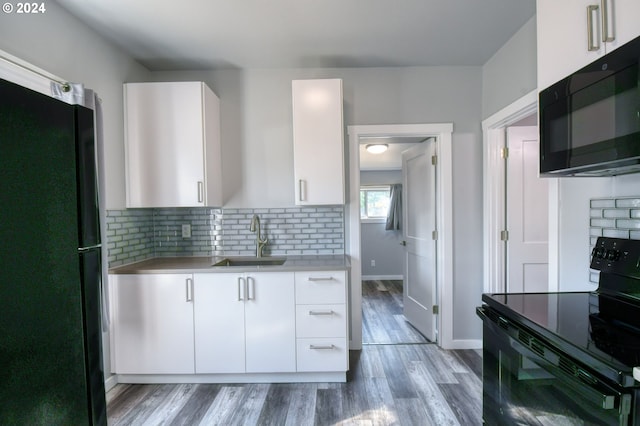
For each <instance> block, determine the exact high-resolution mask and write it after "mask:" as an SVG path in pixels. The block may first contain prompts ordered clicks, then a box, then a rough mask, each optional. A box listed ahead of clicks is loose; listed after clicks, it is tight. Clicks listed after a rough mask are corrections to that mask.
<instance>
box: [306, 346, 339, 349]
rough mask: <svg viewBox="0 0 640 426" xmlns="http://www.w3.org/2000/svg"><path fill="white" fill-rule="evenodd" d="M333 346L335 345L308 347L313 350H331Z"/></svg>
mask: <svg viewBox="0 0 640 426" xmlns="http://www.w3.org/2000/svg"><path fill="white" fill-rule="evenodd" d="M335 348H336V347H335V345H309V349H315V350H331V349H335Z"/></svg>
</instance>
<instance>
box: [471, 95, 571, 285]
mask: <svg viewBox="0 0 640 426" xmlns="http://www.w3.org/2000/svg"><path fill="white" fill-rule="evenodd" d="M537 110H538V90H537V89H535V90H532V91H531V92H529V93H527V94H526V95H524V96H523V97H521V98H520V99H518V100H516V101H515V102H513V103H512V104H510V105H508V106H506V107H505V108H503V109H501V110H500V111H498V112H496V113H495V114H493V115H492V116H490V117H489V118H487V119H485V120H483V121H482V143H483V168H484V173H483V194H484V195H483V204H484V205H483V216H484V220H483V222H484V225H483V228H484V242H483V248H484V250H483V253H484V254H483V256H484V290H483V292H485V293H502V292H504V291H505V286H506V283H505V276H504V271H505V267H506V262H505V259H506V246H505V244H504V241H502V240H501V239H500V232H501V231H502V230H504V229H505V223H504V222H505V214H504V213H505V208H506V206H505V197H506V194H505V187H504V181H505V174H506V170H505V161H504V159H503V158H502V157H501V150H502V148H503V147H504V146H505V143H506V128H507V127H509V126H510V125H512V124H515V123H517V122H518V121H520V120H522V119H523V118H525V117H528V116H530V115H531V114H534V113H536V112H537ZM557 194H558V181H557V179H549V212H550V215H549V291H555V289H557V286H558V280H557V276H558V271H557V267H558V265H557V262H553V261H552V259H557V249H558V233H557V226H558V224H557V222H558V221H557V214H556V215H555V219H554V214H553V211H554V208H555V207H554V206H557V204H556V203H554V199H555V200H557V197H558V195H557ZM554 277H556V278H555V279H554Z"/></svg>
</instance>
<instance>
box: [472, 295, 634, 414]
mask: <svg viewBox="0 0 640 426" xmlns="http://www.w3.org/2000/svg"><path fill="white" fill-rule="evenodd" d="M476 311H477V313H478V316H480V317H481V318H482V320H483V334H484V335H483V413H482V414H483V420H484V422H485V424H491V425H523V424H526V425H549V424H553V425H556V424H568V425H574V424H580V425H616V426H620V425H635V424H637V423H636V422H634V420H633V419H632V418H631V417H632V416H630V415H629V413H630V411H631V407H632V406H633V405H634V404H635V401H634V397H633V394H634V390H633V389H631V390H629V389H624V388H614V387H613V386H611V385H609V384H608V383H605V382H604V381H602V380H601V379H599V378H597V377H596V376H595V374H593V373H592V372H590V371H589V370H588V369H587V368H585V367H584V366H583V365H581V364H580V363H578V362H576V361H575V360H573V359H570V358H569V357H567V356H565V355H563V354H561V353H560V352H559V351H558V350H557V349H556V348H554V347H553V346H551V345H549V344H547V343H546V342H544V341H542V339H540V338H538V337H536V336H534V335H533V334H532V333H531V332H530V331H528V330H526V329H524V328H523V327H521V326H518V325H516V324H514V323H513V321H509V320H507V319H506V318H504V317H503V316H501V315H500V314H499V313H498V312H496V311H494V310H492V309H491V308H489V307H487V306H483V307H479V308H477V310H476Z"/></svg>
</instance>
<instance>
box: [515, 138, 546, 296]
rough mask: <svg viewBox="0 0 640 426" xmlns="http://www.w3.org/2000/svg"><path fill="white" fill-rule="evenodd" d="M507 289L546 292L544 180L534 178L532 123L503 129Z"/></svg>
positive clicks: (535, 147) (535, 146)
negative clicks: (505, 141) (505, 137)
mask: <svg viewBox="0 0 640 426" xmlns="http://www.w3.org/2000/svg"><path fill="white" fill-rule="evenodd" d="M507 146H508V148H509V155H508V156H507V174H506V176H507V191H506V194H507V201H506V209H507V218H506V222H507V229H508V230H509V238H508V241H507V287H506V288H507V291H508V292H510V293H523V292H524V293H535V292H547V291H549V290H548V289H549V273H548V271H549V261H548V252H549V243H548V238H549V236H548V235H549V233H548V229H549V208H548V200H549V196H548V182H547V180H546V179H541V178H539V177H538V169H539V144H538V128H537V127H535V126H527V127H509V128H508V129H507Z"/></svg>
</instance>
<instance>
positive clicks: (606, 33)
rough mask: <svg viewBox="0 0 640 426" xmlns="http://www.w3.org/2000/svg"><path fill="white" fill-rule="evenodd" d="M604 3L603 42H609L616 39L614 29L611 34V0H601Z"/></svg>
mask: <svg viewBox="0 0 640 426" xmlns="http://www.w3.org/2000/svg"><path fill="white" fill-rule="evenodd" d="M600 4H601V5H602V42H603V43H608V42H610V41H613V40H615V39H616V36H615V34H613V31H612V32H611V34H609V0H600Z"/></svg>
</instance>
